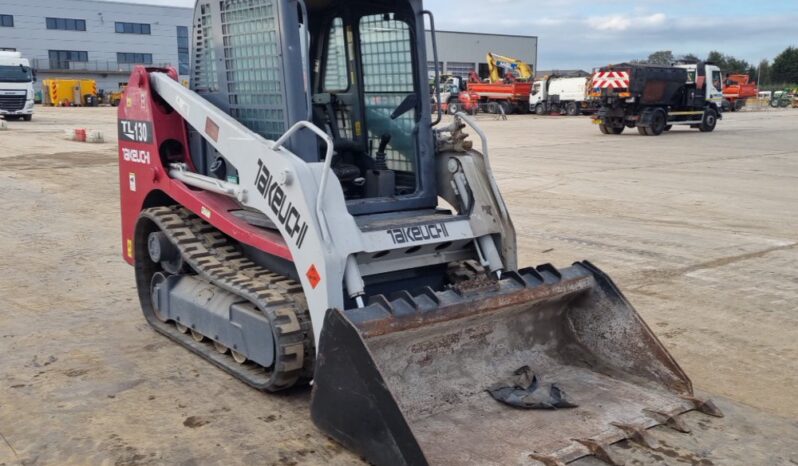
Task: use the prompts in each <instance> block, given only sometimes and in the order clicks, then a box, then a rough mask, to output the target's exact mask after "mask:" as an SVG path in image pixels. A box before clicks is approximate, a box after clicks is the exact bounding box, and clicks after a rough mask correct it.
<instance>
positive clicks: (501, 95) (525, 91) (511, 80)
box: [468, 53, 533, 114]
mask: <svg viewBox="0 0 798 466" xmlns="http://www.w3.org/2000/svg"><path fill="white" fill-rule="evenodd" d="M487 62H488V68H489V70H490V79H489V80H488V81H487V82H483V81H482V80H481V79H480V78H479V76H478V75H477V74H476V72H472V73H471V76H470V78H469V82H468V91H469V92H473V93H474V94H476V95H477V96H478V97H479V103H480V104H482V105H483V106H484V107H486V108H487V110H488V111H489V112H494V113H504V114H508V113H527V112H528V111H529V95H530V94H531V92H532V79H533V71H532V67H531V66H530V65H528V64H527V63H524V62H523V61H521V60H518V59H516V58H510V57H503V56H501V55H497V54H494V53H489V54H488V56H487ZM499 70H504V76H501V73H500V71H499Z"/></svg>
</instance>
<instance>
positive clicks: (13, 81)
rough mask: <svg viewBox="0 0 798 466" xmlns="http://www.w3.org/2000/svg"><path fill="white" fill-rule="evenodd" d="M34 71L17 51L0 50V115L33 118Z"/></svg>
mask: <svg viewBox="0 0 798 466" xmlns="http://www.w3.org/2000/svg"><path fill="white" fill-rule="evenodd" d="M34 81H36V76H35V73H34V72H33V69H32V68H31V66H30V62H28V59H27V58H22V54H21V53H19V52H3V51H0V116H3V117H4V118H5V119H12V118H14V119H19V118H22V119H23V120H25V121H30V120H31V119H33V98H34V93H33V83H34Z"/></svg>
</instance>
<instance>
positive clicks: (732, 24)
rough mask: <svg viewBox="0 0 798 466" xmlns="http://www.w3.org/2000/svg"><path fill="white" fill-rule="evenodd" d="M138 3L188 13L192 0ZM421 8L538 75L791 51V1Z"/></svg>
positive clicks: (600, 0)
mask: <svg viewBox="0 0 798 466" xmlns="http://www.w3.org/2000/svg"><path fill="white" fill-rule="evenodd" d="M138 1H139V2H140V3H152V4H159V5H173V6H189V7H193V6H194V0H160V1H159V0H138ZM425 5H426V7H427V8H429V9H430V10H432V12H433V13H434V14H435V18H436V25H437V27H438V29H442V30H443V29H446V30H457V31H475V32H493V33H505V34H529V35H536V36H538V37H539V39H540V42H539V58H538V67H539V68H540V69H552V68H554V69H569V68H583V69H586V70H589V69H591V68H593V67H597V66H602V65H606V64H609V63H613V62H619V61H623V60H629V59H633V58H645V57H647V56H648V54H649V53H651V52H653V51H656V50H672V51H673V52H674V54H676V55H681V54H687V53H695V54H697V55H698V56H699V57H702V58H703V57H705V56H706V54H707V53H708V52H709V51H710V50H719V51H721V52H723V53H725V54H729V55H734V56H736V57H738V58H743V59H745V60H748V61H749V62H751V63H758V62H759V60H761V59H762V58H768V59H772V58H773V57H775V56H776V55H777V54H778V53H780V52H781V51H782V50H784V48H786V47H787V46H789V45H792V46H798V0H758V1H752V0H723V1H720V0H643V1H641V0H589V1H588V0H427V1H426V2H425ZM486 52H487V51H486ZM495 52H497V53H501V50H496V51H495Z"/></svg>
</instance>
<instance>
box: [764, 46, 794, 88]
mask: <svg viewBox="0 0 798 466" xmlns="http://www.w3.org/2000/svg"><path fill="white" fill-rule="evenodd" d="M770 78H771V80H770V82H772V83H778V84H781V83H798V48H796V47H787V48H786V49H784V51H783V52H781V53H780V54H779V55H778V56H777V57H776V58H775V59H773V66H772V67H771V69H770Z"/></svg>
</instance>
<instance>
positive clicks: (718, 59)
mask: <svg viewBox="0 0 798 466" xmlns="http://www.w3.org/2000/svg"><path fill="white" fill-rule="evenodd" d="M706 61H708V62H712V63H714V64H716V65H718V68H720V69H721V71H723V72H724V73H726V74H747V73H748V72H749V71H750V69H751V64H750V63H748V62H747V61H745V60H741V59H739V58H735V57H733V56H731V55H724V54H722V53H720V52H718V51H717V50H713V51H711V52H709V55H707V60H706Z"/></svg>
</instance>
